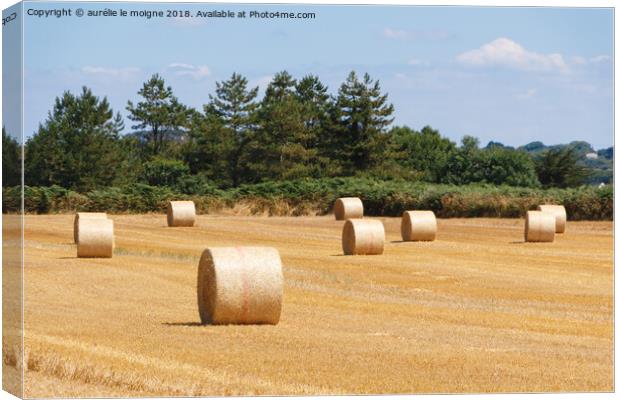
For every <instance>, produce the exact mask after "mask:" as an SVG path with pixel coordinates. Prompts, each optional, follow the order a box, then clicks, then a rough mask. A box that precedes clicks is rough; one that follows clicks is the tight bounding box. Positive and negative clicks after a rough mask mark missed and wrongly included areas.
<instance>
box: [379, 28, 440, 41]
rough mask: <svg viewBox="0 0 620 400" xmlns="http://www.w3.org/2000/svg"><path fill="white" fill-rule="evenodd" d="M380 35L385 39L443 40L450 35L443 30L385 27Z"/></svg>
mask: <svg viewBox="0 0 620 400" xmlns="http://www.w3.org/2000/svg"><path fill="white" fill-rule="evenodd" d="M382 36H383V37H384V38H387V39H400V40H443V39H448V38H450V36H451V35H450V33H449V32H447V31H444V30H416V29H395V28H390V27H387V28H385V29H383V32H382Z"/></svg>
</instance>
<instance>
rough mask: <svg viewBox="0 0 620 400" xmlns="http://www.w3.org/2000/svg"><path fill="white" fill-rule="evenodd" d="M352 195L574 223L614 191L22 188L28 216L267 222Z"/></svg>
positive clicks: (368, 206) (190, 182)
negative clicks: (240, 208)
mask: <svg viewBox="0 0 620 400" xmlns="http://www.w3.org/2000/svg"><path fill="white" fill-rule="evenodd" d="M2 193H3V207H4V210H5V212H17V211H19V207H20V194H21V190H20V188H19V187H8V188H3V190H2ZM345 196H357V197H360V198H361V199H362V200H363V201H364V207H365V213H366V214H367V215H385V216H400V215H401V214H402V212H403V211H405V210H414V209H424V210H432V211H434V212H435V213H436V214H437V216H438V217H444V218H448V217H507V218H516V217H520V216H523V215H524V214H525V212H526V211H527V210H530V209H533V208H535V207H536V206H537V205H538V204H542V203H557V204H563V205H564V206H565V207H566V211H567V213H568V215H569V218H570V219H572V220H580V219H592V220H612V219H613V186H610V185H608V186H605V187H602V188H598V187H594V186H582V187H578V188H570V189H542V188H520V187H511V186H493V185H464V186H457V185H438V184H428V183H421V182H408V181H394V180H390V181H380V180H374V179H371V178H325V179H300V180H295V181H279V182H263V183H259V184H255V185H242V186H240V187H238V188H234V189H228V190H220V189H216V188H214V187H213V186H211V185H210V184H209V183H208V181H207V180H205V179H198V178H194V179H186V178H183V179H181V180H180V181H179V182H177V186H176V187H175V188H169V187H165V186H150V185H146V184H132V185H126V186H121V187H109V188H106V189H101V190H93V191H90V192H87V193H84V194H79V193H75V192H72V191H70V190H67V189H63V188H61V187H58V186H51V187H25V188H24V207H25V210H26V212H28V213H48V212H73V211H76V210H83V211H100V210H106V211H108V212H113V213H124V212H127V213H145V212H164V210H165V207H166V203H167V202H168V201H169V200H173V199H187V200H193V201H194V202H195V203H196V207H197V209H198V211H199V212H208V211H209V210H214V209H217V208H222V207H233V206H234V205H235V204H244V205H249V208H250V210H252V211H253V212H256V213H261V212H267V213H269V214H271V215H304V214H314V213H318V214H327V213H329V212H330V211H331V208H332V205H333V203H334V201H335V200H336V199H337V198H338V197H345Z"/></svg>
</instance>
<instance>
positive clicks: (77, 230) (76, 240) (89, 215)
mask: <svg viewBox="0 0 620 400" xmlns="http://www.w3.org/2000/svg"><path fill="white" fill-rule="evenodd" d="M81 218H99V219H107V218H108V216H107V215H106V213H101V212H79V213H76V214H75V218H73V242H74V243H76V244H77V243H79V242H80V226H79V222H80V219H81Z"/></svg>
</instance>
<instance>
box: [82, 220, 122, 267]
mask: <svg viewBox="0 0 620 400" xmlns="http://www.w3.org/2000/svg"><path fill="white" fill-rule="evenodd" d="M78 224H79V229H80V241H79V242H78V245H77V255H78V257H98V258H110V257H112V252H113V251H114V221H112V220H111V219H100V218H82V219H80V221H79V223H78Z"/></svg>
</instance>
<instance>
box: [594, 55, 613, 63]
mask: <svg viewBox="0 0 620 400" xmlns="http://www.w3.org/2000/svg"><path fill="white" fill-rule="evenodd" d="M609 60H611V57H609V56H605V55H601V56H596V57H592V58H590V59H589V60H588V61H590V62H591V63H600V62H605V61H609Z"/></svg>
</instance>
